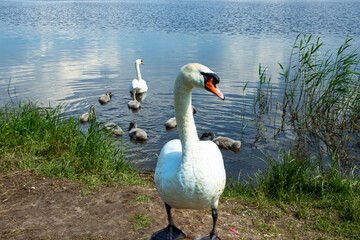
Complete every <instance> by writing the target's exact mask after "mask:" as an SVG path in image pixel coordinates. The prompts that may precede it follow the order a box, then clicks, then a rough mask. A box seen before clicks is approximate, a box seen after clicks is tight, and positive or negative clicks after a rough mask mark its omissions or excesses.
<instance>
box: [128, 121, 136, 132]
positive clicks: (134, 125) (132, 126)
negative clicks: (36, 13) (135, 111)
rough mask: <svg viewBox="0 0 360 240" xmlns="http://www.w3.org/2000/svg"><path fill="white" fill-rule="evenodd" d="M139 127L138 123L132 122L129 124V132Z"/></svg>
mask: <svg viewBox="0 0 360 240" xmlns="http://www.w3.org/2000/svg"><path fill="white" fill-rule="evenodd" d="M136 127H137V125H136V122H134V121H133V122H131V123H130V124H129V131H130V130H131V129H133V128H136Z"/></svg>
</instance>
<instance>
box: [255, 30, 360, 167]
mask: <svg viewBox="0 0 360 240" xmlns="http://www.w3.org/2000/svg"><path fill="white" fill-rule="evenodd" d="M352 41H353V39H351V38H346V39H345V41H344V43H343V44H342V45H341V46H340V47H339V48H338V49H337V50H336V51H335V52H331V51H325V52H324V51H323V48H324V43H323V42H321V41H320V38H317V39H315V40H313V38H312V35H304V34H299V35H298V36H297V38H296V40H295V42H294V45H293V49H292V53H291V57H290V60H289V63H288V65H287V66H286V67H285V66H284V65H282V64H279V66H280V68H281V72H280V75H281V79H282V80H283V88H282V89H283V90H282V91H283V92H282V95H283V100H282V102H280V103H279V102H278V103H276V110H275V120H274V127H275V126H276V124H275V122H276V121H277V119H276V116H277V112H278V111H280V112H281V115H280V119H281V124H280V126H279V127H278V129H277V130H276V133H275V136H277V135H279V134H280V133H282V132H283V131H285V130H289V129H290V130H292V131H294V132H295V134H296V136H297V144H298V148H299V149H302V150H307V149H312V150H314V149H318V150H320V151H319V153H320V154H319V155H318V156H319V157H322V154H321V153H324V152H327V153H329V154H330V155H331V154H337V155H339V156H340V157H341V158H342V159H343V160H345V159H350V157H349V153H350V152H351V151H352V150H353V149H356V148H357V149H358V148H359V145H356V141H354V140H355V139H356V137H357V138H358V136H359V131H360V125H359V119H360V115H359V111H360V110H359V109H360V71H359V67H358V64H359V60H360V56H359V53H358V51H357V49H353V48H351V42H352ZM265 73H266V69H264V70H261V66H260V67H259V76H260V83H259V88H258V91H257V97H256V99H255V104H254V107H255V113H257V115H261V114H268V113H269V109H271V107H272V102H271V101H270V100H269V99H272V97H271V92H272V88H273V86H272V84H271V77H269V78H267V77H266V74H265ZM354 137H355V138H354ZM314 146H316V148H314Z"/></svg>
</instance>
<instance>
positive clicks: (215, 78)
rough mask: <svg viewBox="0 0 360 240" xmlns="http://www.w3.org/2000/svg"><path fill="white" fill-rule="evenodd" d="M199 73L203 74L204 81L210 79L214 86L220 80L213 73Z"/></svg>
mask: <svg viewBox="0 0 360 240" xmlns="http://www.w3.org/2000/svg"><path fill="white" fill-rule="evenodd" d="M200 74H201V75H203V77H204V82H205V83H207V82H208V81H209V80H210V79H212V80H211V82H212V84H213V85H214V86H216V85H217V84H218V83H219V82H220V78H219V77H218V75H216V74H215V73H206V72H200Z"/></svg>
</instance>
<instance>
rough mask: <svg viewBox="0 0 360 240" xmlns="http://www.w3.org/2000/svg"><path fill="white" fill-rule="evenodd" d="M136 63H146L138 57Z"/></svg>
mask: <svg viewBox="0 0 360 240" xmlns="http://www.w3.org/2000/svg"><path fill="white" fill-rule="evenodd" d="M135 64H136V65H140V64H144V62H143V60H142V59H136V61H135Z"/></svg>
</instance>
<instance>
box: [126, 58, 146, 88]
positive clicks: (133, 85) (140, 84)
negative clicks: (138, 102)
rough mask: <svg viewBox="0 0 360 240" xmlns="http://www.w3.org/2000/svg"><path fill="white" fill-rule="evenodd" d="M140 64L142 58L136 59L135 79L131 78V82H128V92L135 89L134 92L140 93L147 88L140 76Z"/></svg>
mask: <svg viewBox="0 0 360 240" xmlns="http://www.w3.org/2000/svg"><path fill="white" fill-rule="evenodd" d="M140 64H144V62H143V60H141V59H136V61H135V69H136V75H137V79H134V80H132V82H131V84H130V92H131V93H132V91H133V89H135V90H136V92H137V93H140V94H141V93H144V92H146V91H147V90H148V87H147V85H146V82H145V80H144V79H142V78H141V73H140Z"/></svg>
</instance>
